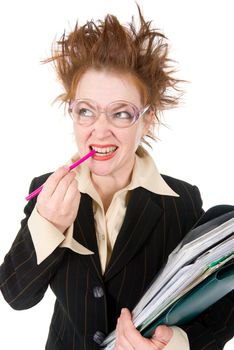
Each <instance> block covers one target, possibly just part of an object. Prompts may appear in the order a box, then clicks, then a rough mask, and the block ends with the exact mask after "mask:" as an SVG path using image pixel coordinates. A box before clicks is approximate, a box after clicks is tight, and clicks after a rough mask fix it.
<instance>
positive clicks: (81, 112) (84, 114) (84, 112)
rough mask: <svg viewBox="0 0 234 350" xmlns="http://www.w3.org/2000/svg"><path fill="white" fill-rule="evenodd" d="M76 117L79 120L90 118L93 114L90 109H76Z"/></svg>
mask: <svg viewBox="0 0 234 350" xmlns="http://www.w3.org/2000/svg"><path fill="white" fill-rule="evenodd" d="M76 113H77V116H78V117H80V118H92V117H93V116H94V112H93V111H92V110H91V109H88V108H84V107H82V108H78V109H77V111H76Z"/></svg>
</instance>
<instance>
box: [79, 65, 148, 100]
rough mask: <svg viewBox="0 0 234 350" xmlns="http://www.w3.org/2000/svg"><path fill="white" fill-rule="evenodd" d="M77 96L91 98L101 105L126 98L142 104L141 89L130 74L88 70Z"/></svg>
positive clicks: (80, 82) (82, 78) (80, 83)
mask: <svg viewBox="0 0 234 350" xmlns="http://www.w3.org/2000/svg"><path fill="white" fill-rule="evenodd" d="M75 98H89V99H92V100H95V101H97V102H98V103H99V104H100V105H106V104H108V103H110V102H113V101H117V100H126V101H129V102H131V103H133V104H135V105H137V106H140V102H141V96H140V91H139V89H138V87H137V85H136V83H135V82H134V80H133V79H132V78H131V75H130V74H126V73H121V74H119V73H114V72H108V71H97V70H94V69H90V70H88V71H86V72H85V73H84V74H83V75H82V77H81V79H80V80H79V82H78V85H77V88H76V95H75Z"/></svg>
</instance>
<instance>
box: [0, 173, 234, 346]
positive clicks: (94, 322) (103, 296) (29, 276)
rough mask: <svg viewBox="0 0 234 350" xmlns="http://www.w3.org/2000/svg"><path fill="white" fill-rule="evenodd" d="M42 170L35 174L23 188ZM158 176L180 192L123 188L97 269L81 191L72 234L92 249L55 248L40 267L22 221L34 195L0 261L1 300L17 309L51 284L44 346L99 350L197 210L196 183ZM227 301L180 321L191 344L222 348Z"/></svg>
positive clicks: (230, 316)
mask: <svg viewBox="0 0 234 350" xmlns="http://www.w3.org/2000/svg"><path fill="white" fill-rule="evenodd" d="M48 176H49V174H46V175H43V176H40V177H38V178H35V179H34V180H33V181H32V184H31V186H30V190H29V192H32V191H33V190H35V189H36V188H37V187H39V186H40V185H41V184H42V183H44V182H45V180H46V179H47V177H48ZM164 179H165V181H166V182H167V183H168V185H169V186H170V187H171V188H172V189H173V190H174V191H175V192H177V193H178V194H179V195H180V197H171V196H163V195H157V194H154V193H152V192H150V191H147V190H146V189H143V188H141V187H139V188H137V189H135V190H133V191H131V192H130V198H129V202H128V206H127V211H126V216H125V219H124V222H123V225H122V227H121V229H120V232H119V235H118V237H117V240H116V243H115V246H114V249H113V253H112V256H111V259H110V262H109V264H108V266H107V268H106V271H105V274H104V275H102V272H101V266H100V261H99V254H98V248H97V242H96V233H95V226H94V218H93V211H92V199H91V198H90V197H89V196H88V195H87V194H82V195H81V202H80V207H79V212H78V215H77V218H76V220H75V223H74V238H75V239H76V240H77V241H79V242H80V243H81V244H82V245H84V246H86V247H87V248H88V249H90V250H92V251H94V252H95V254H94V255H80V254H77V253H74V252H73V251H71V250H70V249H68V248H57V249H55V251H54V252H53V253H52V254H51V255H50V256H49V257H48V258H47V259H45V260H44V261H43V262H42V263H41V264H40V265H37V263H36V255H35V250H34V246H33V243H32V240H31V235H30V232H29V229H28V226H27V220H28V218H29V216H30V214H31V212H32V210H33V208H34V206H35V203H36V198H34V199H33V200H31V201H30V202H29V203H28V204H27V205H26V207H25V215H26V217H25V218H24V219H23V220H22V222H21V229H20V231H19V233H18V235H17V237H16V239H15V241H14V243H13V245H12V247H11V249H10V251H9V253H8V254H7V255H6V257H5V260H4V263H3V264H2V265H1V267H0V288H1V291H2V293H3V295H4V298H5V299H6V301H7V302H8V303H9V304H10V305H11V306H12V307H13V308H14V309H17V310H21V309H27V308H30V307H32V306H34V305H35V304H37V303H38V302H39V301H40V300H41V299H42V298H43V296H44V293H45V291H46V289H47V288H48V286H49V285H50V287H51V288H52V290H53V292H54V293H55V295H56V302H55V308H54V314H53V316H52V321H51V326H50V330H49V335H48V340H47V344H46V349H47V350H96V349H100V346H99V344H100V343H101V342H102V341H103V339H104V337H105V335H107V334H108V333H109V332H110V331H112V330H113V329H114V328H115V325H116V320H117V318H118V316H119V314H120V310H121V308H122V307H127V308H129V309H130V310H132V309H133V307H134V306H135V304H136V303H137V301H138V300H139V299H140V297H141V296H142V294H143V293H144V291H145V290H146V288H147V286H148V285H149V284H150V282H151V281H152V279H153V277H154V276H155V275H156V274H157V272H158V271H159V269H160V267H161V266H162V265H163V264H164V263H165V262H166V259H167V257H168V255H169V254H170V252H171V251H172V250H173V249H174V248H175V246H176V245H177V244H178V243H179V242H180V241H181V239H182V238H183V237H184V235H185V234H186V233H187V232H188V230H189V229H190V228H191V227H192V226H193V225H194V224H195V222H196V221H197V220H198V218H199V217H200V216H201V215H202V213H203V211H202V201H201V198H200V193H199V191H198V189H197V188H196V187H195V186H191V185H190V184H188V183H186V182H183V181H180V180H176V179H173V178H171V177H168V176H164ZM45 244H46V242H45ZM233 305H234V296H233V293H230V294H229V295H227V296H226V297H225V298H223V299H221V300H220V301H219V302H218V303H217V304H215V305H214V306H212V307H211V308H210V309H209V310H207V311H206V312H205V313H204V314H202V315H201V316H200V317H198V318H197V319H195V320H193V321H192V322H191V323H190V324H188V325H185V326H183V327H182V328H183V329H184V330H185V331H186V332H187V334H188V337H189V341H190V348H191V350H202V349H206V350H217V349H222V348H223V346H224V344H225V343H226V341H228V340H229V339H231V338H232V337H233V329H234V312H233V310H234V307H233ZM175 350H176V349H175ZM178 350H180V349H178Z"/></svg>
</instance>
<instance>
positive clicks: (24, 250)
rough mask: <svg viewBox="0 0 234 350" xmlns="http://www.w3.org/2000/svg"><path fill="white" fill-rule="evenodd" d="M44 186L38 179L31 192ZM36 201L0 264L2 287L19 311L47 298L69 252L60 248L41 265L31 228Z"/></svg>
mask: <svg viewBox="0 0 234 350" xmlns="http://www.w3.org/2000/svg"><path fill="white" fill-rule="evenodd" d="M43 182H44V181H43ZM40 185H41V183H40V181H37V178H35V179H34V180H33V181H32V183H31V186H30V189H29V192H32V191H34V190H35V189H36V188H37V187H39V186H40ZM35 204H36V198H33V199H32V200H30V201H29V202H28V203H27V205H26V206H25V209H24V213H25V218H24V219H23V220H22V221H21V228H20V230H19V232H18V234H17V236H16V238H15V241H14V242H13V244H12V246H11V249H10V251H9V252H8V254H7V255H6V256H5V259H4V262H3V264H2V265H1V266H0V289H1V291H2V294H3V296H4V298H5V300H6V301H7V302H8V303H9V305H10V306H11V307H12V308H14V309H17V310H21V309H27V308H30V307H32V306H34V305H35V304H37V303H38V302H39V301H40V300H41V299H42V298H43V296H44V293H45V291H46V289H47V288H48V285H49V282H50V279H51V277H52V276H53V274H54V272H55V271H56V269H57V268H58V266H59V264H60V263H61V261H62V259H63V256H64V253H65V248H56V249H55V250H54V251H53V252H52V253H51V254H50V255H49V256H48V257H47V258H46V259H45V260H44V261H43V262H42V263H41V264H40V265H38V264H37V259H36V254H35V248H34V245H33V242H32V238H31V234H30V231H29V228H28V219H29V217H30V215H31V213H32V211H33V208H34V207H35ZM45 244H46V242H45Z"/></svg>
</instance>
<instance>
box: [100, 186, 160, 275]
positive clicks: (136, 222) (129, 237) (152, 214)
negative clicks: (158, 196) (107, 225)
mask: <svg viewBox="0 0 234 350" xmlns="http://www.w3.org/2000/svg"><path fill="white" fill-rule="evenodd" d="M162 213H163V210H162V208H161V206H160V205H158V204H157V203H156V201H153V200H152V193H151V192H149V191H147V190H145V189H143V188H141V187H139V188H137V189H135V190H133V191H132V192H131V196H130V200H129V203H128V207H127V212H126V215H125V219H124V222H123V225H122V227H121V229H120V232H119V235H118V237H117V240H116V242H115V245H114V248H113V252H112V255H111V258H110V261H109V264H108V266H107V269H106V271H105V274H104V279H105V281H107V280H109V279H110V278H112V277H113V276H114V275H115V274H116V273H118V272H119V271H120V270H121V269H122V268H123V266H124V265H125V264H127V263H128V261H129V260H130V259H131V258H132V257H133V256H134V255H135V254H136V252H137V251H138V250H139V249H140V248H141V247H142V245H143V244H144V242H145V240H146V239H147V238H148V236H149V235H150V234H151V233H152V231H153V229H154V228H155V226H156V225H157V223H158V221H159V219H160V217H161V215H162Z"/></svg>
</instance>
